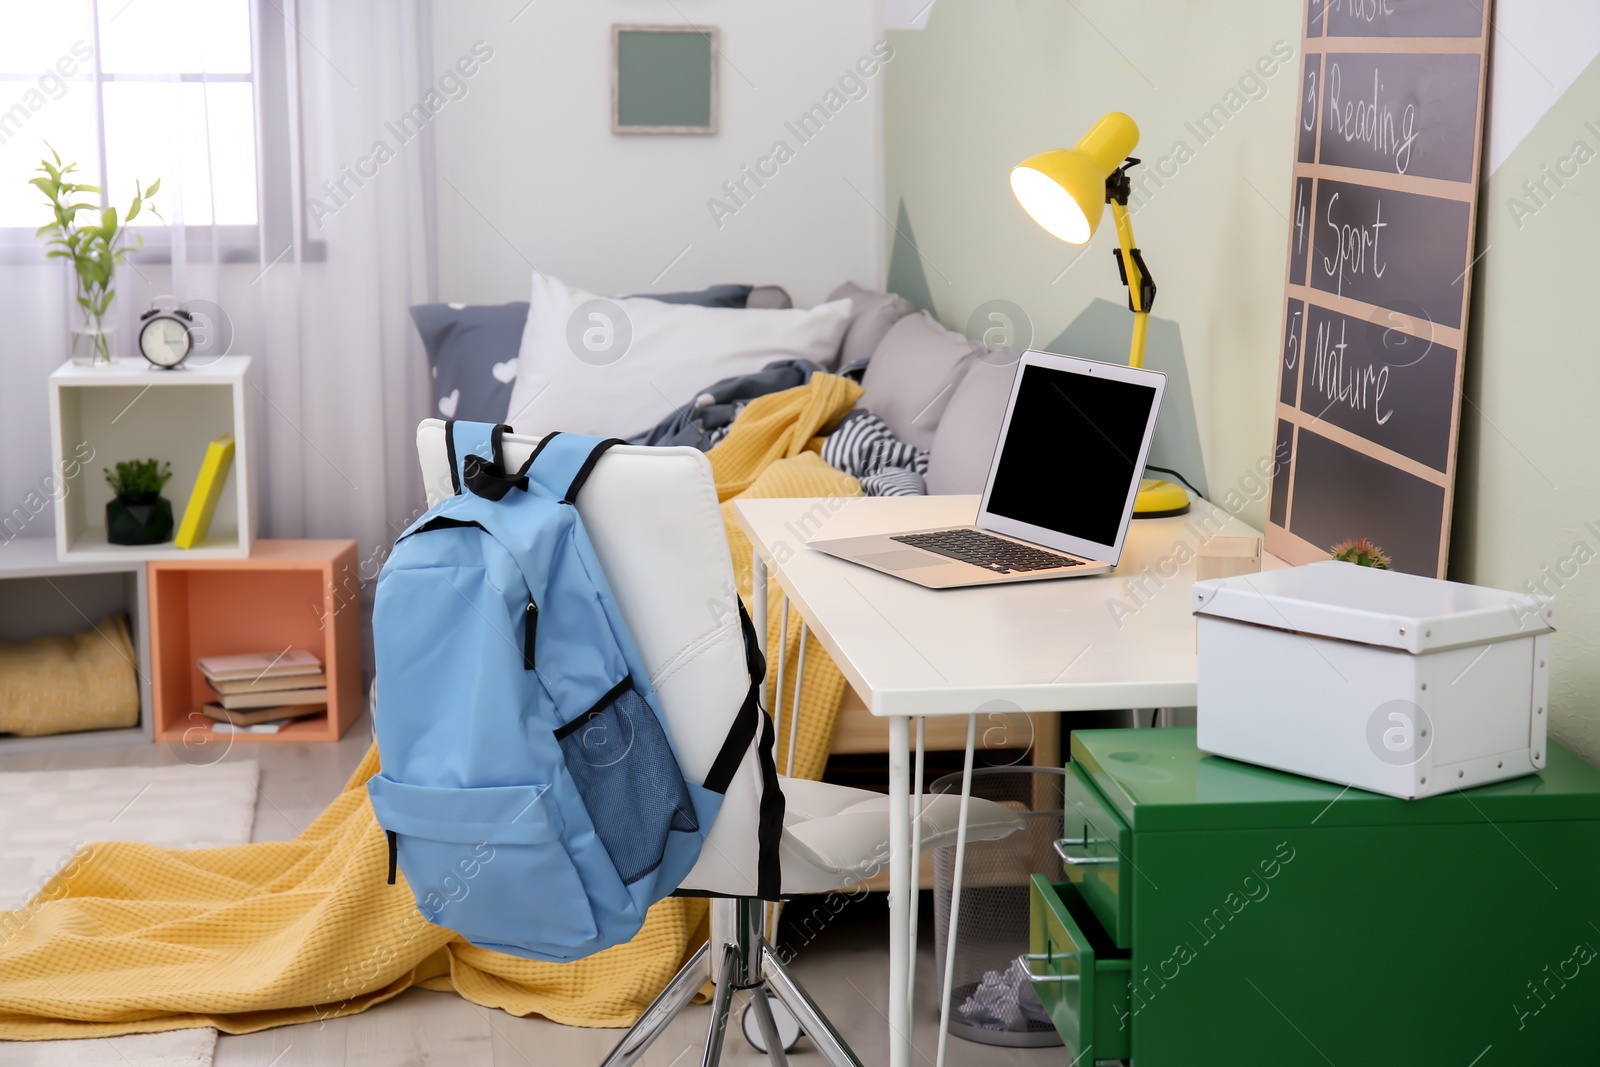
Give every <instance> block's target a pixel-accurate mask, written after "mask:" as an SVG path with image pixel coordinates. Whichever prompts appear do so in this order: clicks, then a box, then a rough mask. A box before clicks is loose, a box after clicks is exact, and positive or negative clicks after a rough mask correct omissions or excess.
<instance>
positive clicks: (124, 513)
mask: <svg viewBox="0 0 1600 1067" xmlns="http://www.w3.org/2000/svg"><path fill="white" fill-rule="evenodd" d="M102 469H103V470H105V473H106V484H107V485H109V486H111V491H112V492H113V493H114V494H116V495H115V496H113V497H112V498H111V499H110V500H108V501H106V540H107V541H109V542H111V543H112V544H114V545H159V544H161V543H162V542H164V541H169V540H171V539H172V501H170V500H168V499H167V498H166V497H164V496H162V495H161V489H162V487H163V486H165V485H166V484H167V480H168V479H169V478H171V477H172V464H171V463H164V462H161V461H160V460H155V459H130V460H128V461H127V462H125V463H118V464H117V470H116V473H115V474H113V473H112V472H111V470H110V469H109V468H102Z"/></svg>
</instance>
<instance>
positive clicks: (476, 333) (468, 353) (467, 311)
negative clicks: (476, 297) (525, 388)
mask: <svg viewBox="0 0 1600 1067" xmlns="http://www.w3.org/2000/svg"><path fill="white" fill-rule="evenodd" d="M411 321H412V322H414V323H416V325H417V333H419V334H421V335H422V346H423V347H424V348H426V349H427V351H428V363H429V364H431V365H432V367H433V389H434V396H435V402H434V407H433V414H434V415H436V416H438V417H439V418H442V419H465V420H467V421H468V422H504V421H505V418H506V409H507V408H509V407H510V406H511V386H512V385H513V384H514V383H515V382H516V380H517V350H518V349H519V348H521V347H522V327H523V326H524V325H525V324H526V323H527V321H528V302H527V301H526V300H521V301H517V302H516V303H512V304H493V305H486V304H479V305H468V304H418V305H417V306H416V307H414V308H412V309H411Z"/></svg>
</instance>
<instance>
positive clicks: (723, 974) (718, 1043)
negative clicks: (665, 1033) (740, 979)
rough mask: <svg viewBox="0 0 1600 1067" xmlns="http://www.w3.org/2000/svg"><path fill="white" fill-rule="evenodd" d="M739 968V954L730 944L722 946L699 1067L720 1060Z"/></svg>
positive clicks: (714, 1065)
mask: <svg viewBox="0 0 1600 1067" xmlns="http://www.w3.org/2000/svg"><path fill="white" fill-rule="evenodd" d="M738 969H739V955H738V952H737V951H736V950H735V949H734V947H733V946H732V945H723V946H722V966H720V967H719V968H717V977H716V982H717V991H716V993H715V994H714V995H713V996H712V998H711V1022H710V1023H709V1025H707V1027H706V1052H705V1057H704V1058H703V1059H701V1061H700V1063H701V1067H717V1064H719V1063H720V1062H722V1039H723V1038H724V1037H726V1036H727V1033H728V1015H729V1013H730V1012H731V1010H732V1008H733V986H734V982H735V981H736V979H735V975H736V974H737V973H738Z"/></svg>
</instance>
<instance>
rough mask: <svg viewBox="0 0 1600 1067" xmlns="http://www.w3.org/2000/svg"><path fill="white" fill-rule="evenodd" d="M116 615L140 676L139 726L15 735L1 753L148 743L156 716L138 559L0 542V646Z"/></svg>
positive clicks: (4, 741)
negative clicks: (124, 619) (125, 626)
mask: <svg viewBox="0 0 1600 1067" xmlns="http://www.w3.org/2000/svg"><path fill="white" fill-rule="evenodd" d="M115 611H122V612H125V613H127V615H128V616H129V619H130V621H131V626H130V631H131V634H132V636H133V644H134V651H135V653H136V656H137V662H136V664H135V670H136V671H137V672H138V676H139V725H138V726H130V727H124V728H120V729H119V728H113V729H108V730H82V731H79V732H76V733H64V734H48V735H45V736H43V737H13V736H11V735H9V734H0V753H4V754H8V755H9V754H11V753H16V752H29V751H39V750H44V749H62V748H82V747H88V746H93V745H105V744H128V743H130V742H142V741H148V740H150V738H151V730H152V727H153V723H154V721H155V720H154V716H153V715H152V714H151V700H150V697H151V692H150V607H149V597H148V586H147V580H146V573H145V565H144V561H143V560H137V559H124V560H119V561H86V560H74V561H71V562H67V563H63V562H61V561H59V560H57V559H56V546H55V544H54V543H53V542H51V541H50V540H48V539H46V538H42V537H39V538H17V539H15V540H10V541H0V641H6V642H10V643H13V644H20V643H22V642H24V641H28V640H31V639H33V638H35V637H65V636H67V635H69V634H73V633H77V632H79V631H81V630H87V629H88V628H89V627H90V626H92V625H94V624H95V623H97V622H99V621H100V620H101V619H103V618H105V616H107V615H109V614H111V613H112V612H115Z"/></svg>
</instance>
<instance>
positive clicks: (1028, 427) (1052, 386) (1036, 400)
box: [807, 351, 1167, 589]
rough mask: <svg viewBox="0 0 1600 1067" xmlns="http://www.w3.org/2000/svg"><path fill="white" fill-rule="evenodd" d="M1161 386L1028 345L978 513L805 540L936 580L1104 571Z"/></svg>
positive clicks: (963, 582) (1151, 375) (1132, 492)
mask: <svg viewBox="0 0 1600 1067" xmlns="http://www.w3.org/2000/svg"><path fill="white" fill-rule="evenodd" d="M1166 384H1167V378H1166V375H1164V374H1161V373H1160V372H1158V371H1151V370H1144V369H1142V368H1134V367H1124V366H1120V365H1116V364H1111V363H1100V362H1096V361H1095V360H1089V359H1074V358H1073V357H1071V356H1058V355H1056V354H1054V353H1052V352H1034V351H1029V352H1024V353H1023V355H1022V358H1021V360H1020V362H1019V365H1018V367H1017V374H1016V377H1015V379H1014V380H1013V381H1012V383H1011V397H1010V399H1009V401H1007V403H1006V417H1005V422H1004V423H1003V424H1002V425H1001V429H1000V438H999V444H998V445H997V446H996V448H995V454H994V459H993V460H992V461H991V463H990V465H989V477H988V480H987V481H986V482H985V483H984V487H983V502H982V503H981V504H980V505H979V507H978V519H977V522H975V523H974V524H973V525H971V526H953V527H945V528H941V529H936V530H908V531H906V532H904V533H895V534H876V535H873V536H870V537H840V538H831V539H828V540H817V541H811V542H809V543H808V545H807V547H808V548H814V549H816V550H817V551H819V552H826V553H827V554H829V555H831V556H837V557H839V558H840V559H844V560H849V561H850V562H851V563H859V564H861V565H862V566H863V567H871V568H872V569H873V570H875V571H882V572H883V573H884V574H892V575H894V576H895V577H896V578H904V579H905V580H906V581H908V582H915V583H917V584H918V585H923V586H927V587H928V588H930V589H953V588H959V587H962V586H971V585H992V584H995V583H999V582H1037V581H1043V580H1045V579H1047V578H1078V577H1086V576H1088V575H1093V574H1105V573H1107V572H1109V571H1110V570H1111V569H1112V568H1114V567H1115V566H1116V565H1117V561H1118V560H1119V559H1121V558H1122V543H1123V539H1124V538H1125V537H1126V536H1127V533H1128V521H1129V519H1130V518H1131V517H1132V515H1133V504H1134V500H1135V499H1136V498H1137V497H1138V495H1139V482H1140V479H1141V478H1142V477H1143V474H1144V463H1145V458H1146V457H1147V455H1148V454H1149V452H1150V438H1151V436H1152V435H1153V434H1154V433H1155V427H1156V414H1157V413H1158V412H1159V411H1160V410H1161V396H1162V394H1163V392H1165V390H1166Z"/></svg>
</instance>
